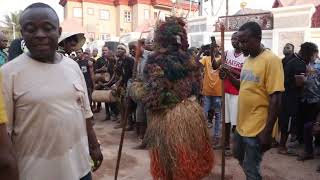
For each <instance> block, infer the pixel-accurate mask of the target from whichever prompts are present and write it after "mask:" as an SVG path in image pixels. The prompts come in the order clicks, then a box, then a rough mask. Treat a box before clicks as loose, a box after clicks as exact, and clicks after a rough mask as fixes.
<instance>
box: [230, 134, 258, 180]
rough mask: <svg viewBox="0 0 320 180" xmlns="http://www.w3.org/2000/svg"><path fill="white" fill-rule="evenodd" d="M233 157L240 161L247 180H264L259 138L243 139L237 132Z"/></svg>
mask: <svg viewBox="0 0 320 180" xmlns="http://www.w3.org/2000/svg"><path fill="white" fill-rule="evenodd" d="M233 140H234V146H233V156H234V157H235V158H236V159H238V161H239V164H240V165H241V167H242V169H243V171H244V173H245V174H246V177H247V180H262V177H261V174H260V164H261V161H262V155H263V153H262V152H261V149H260V144H259V140H258V138H257V137H243V136H241V135H240V134H239V133H238V132H237V131H235V133H234V136H233Z"/></svg>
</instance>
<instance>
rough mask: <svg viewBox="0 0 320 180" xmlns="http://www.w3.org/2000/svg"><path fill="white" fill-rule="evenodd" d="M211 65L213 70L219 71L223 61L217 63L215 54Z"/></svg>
mask: <svg viewBox="0 0 320 180" xmlns="http://www.w3.org/2000/svg"><path fill="white" fill-rule="evenodd" d="M221 58H223V57H221ZM211 63H212V68H213V69H214V70H217V69H219V68H220V65H221V60H220V61H217V60H216V57H215V55H214V54H213V56H211Z"/></svg>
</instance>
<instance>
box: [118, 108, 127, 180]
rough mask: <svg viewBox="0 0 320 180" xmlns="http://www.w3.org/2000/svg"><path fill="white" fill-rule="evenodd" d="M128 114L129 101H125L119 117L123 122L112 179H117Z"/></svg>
mask: <svg viewBox="0 0 320 180" xmlns="http://www.w3.org/2000/svg"><path fill="white" fill-rule="evenodd" d="M128 116H129V102H126V103H125V107H124V114H123V116H122V117H121V118H122V122H123V127H122V132H121V139H120V144H119V150H118V158H117V165H116V172H115V175H114V180H117V179H118V173H119V167H120V160H121V153H122V146H123V140H124V135H125V132H126V127H127V122H128Z"/></svg>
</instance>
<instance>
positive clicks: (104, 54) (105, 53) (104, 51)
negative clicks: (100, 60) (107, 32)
mask: <svg viewBox="0 0 320 180" xmlns="http://www.w3.org/2000/svg"><path fill="white" fill-rule="evenodd" d="M108 52H109V48H108V46H103V47H102V56H103V57H108Z"/></svg>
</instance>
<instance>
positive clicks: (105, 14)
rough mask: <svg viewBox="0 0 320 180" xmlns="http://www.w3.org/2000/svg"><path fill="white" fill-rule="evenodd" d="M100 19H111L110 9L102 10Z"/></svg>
mask: <svg viewBox="0 0 320 180" xmlns="http://www.w3.org/2000/svg"><path fill="white" fill-rule="evenodd" d="M100 19H102V20H109V19H110V11H108V10H100Z"/></svg>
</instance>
